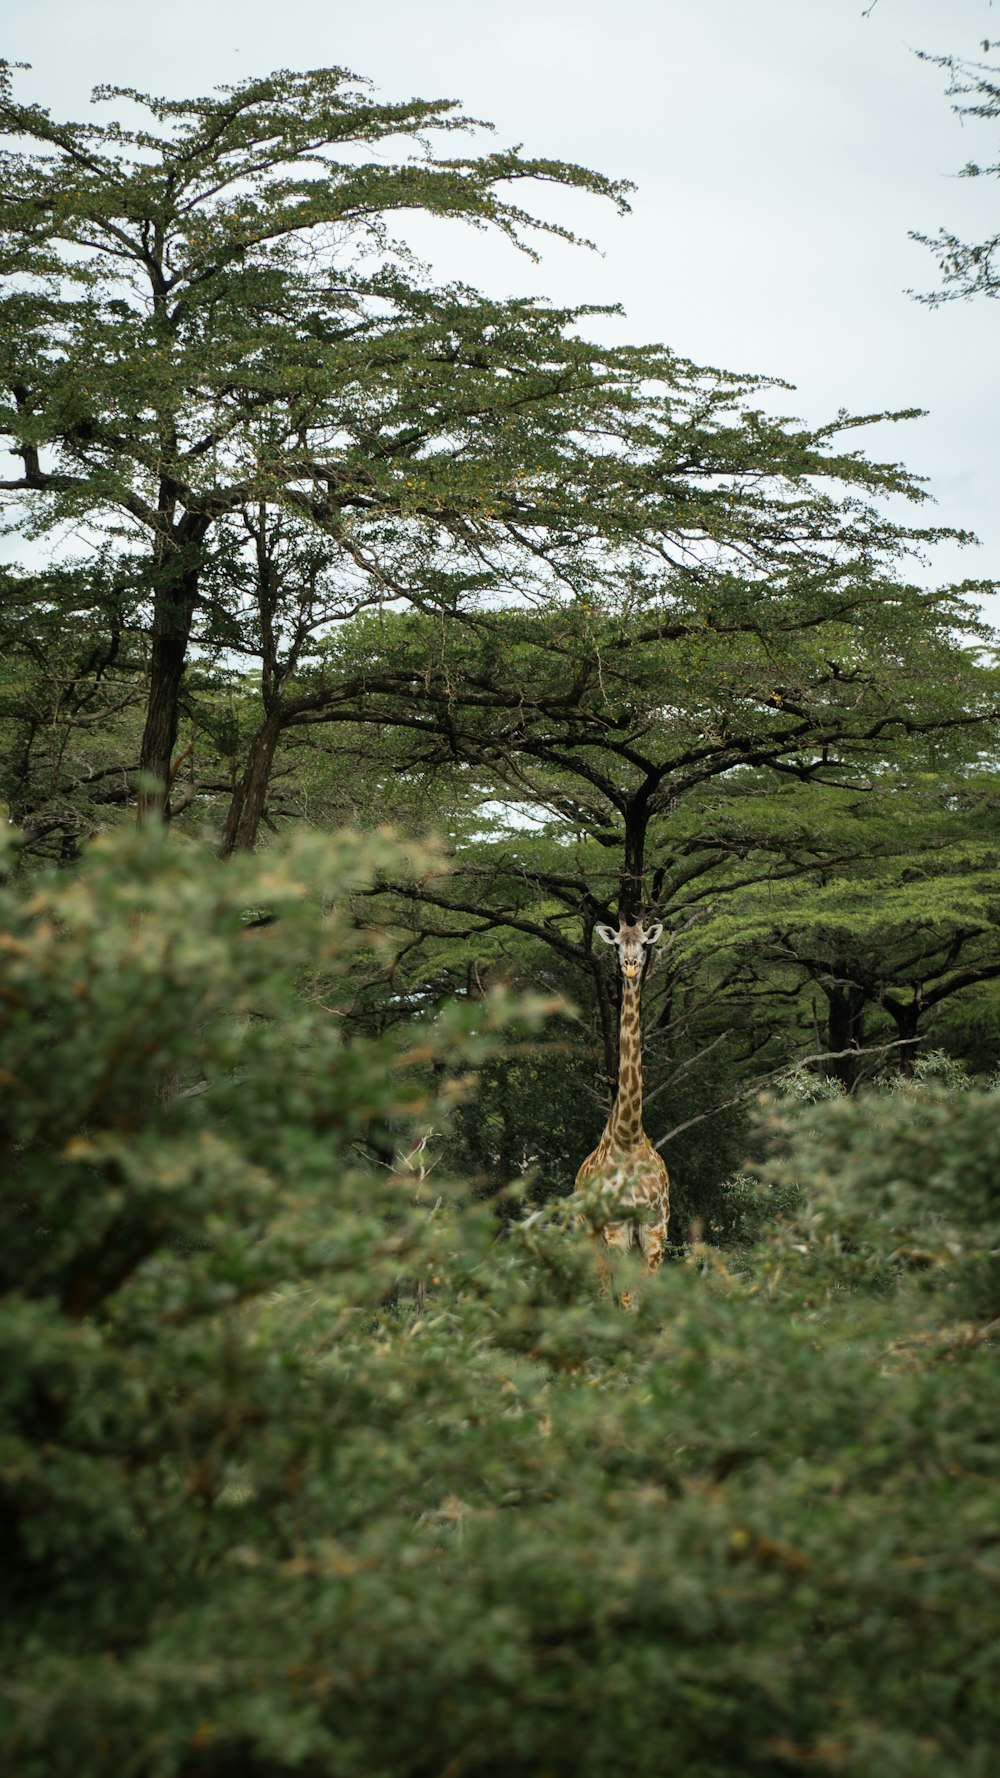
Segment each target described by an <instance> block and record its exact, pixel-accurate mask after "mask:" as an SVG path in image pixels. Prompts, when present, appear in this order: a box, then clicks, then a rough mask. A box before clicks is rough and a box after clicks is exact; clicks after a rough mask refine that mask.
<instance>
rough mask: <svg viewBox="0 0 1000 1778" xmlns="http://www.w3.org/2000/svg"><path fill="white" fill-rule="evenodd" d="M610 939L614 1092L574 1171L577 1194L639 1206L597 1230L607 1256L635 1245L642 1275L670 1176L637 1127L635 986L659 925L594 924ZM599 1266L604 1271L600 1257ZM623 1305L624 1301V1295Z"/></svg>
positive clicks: (658, 1237)
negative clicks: (614, 963)
mask: <svg viewBox="0 0 1000 1778" xmlns="http://www.w3.org/2000/svg"><path fill="white" fill-rule="evenodd" d="M597 930H598V932H599V933H600V935H601V937H602V938H603V939H604V940H605V942H606V943H608V944H615V945H617V947H618V955H619V960H620V964H621V971H622V1004H621V1017H620V1020H619V1026H618V1092H617V1094H616V1096H615V1101H614V1104H613V1105H612V1107H611V1111H610V1113H609V1115H608V1121H607V1123H606V1124H605V1126H604V1133H603V1135H602V1137H601V1140H600V1142H599V1143H598V1144H597V1147H596V1148H595V1149H594V1152H593V1154H589V1155H588V1156H587V1159H586V1160H585V1161H584V1163H583V1166H582V1167H581V1168H580V1171H579V1173H578V1174H577V1176H576V1186H577V1190H578V1191H586V1192H588V1194H589V1195H590V1196H591V1197H593V1196H594V1195H595V1194H596V1195H598V1196H599V1197H600V1198H601V1199H603V1200H604V1201H605V1202H606V1204H607V1206H608V1208H609V1209H619V1208H620V1209H622V1210H625V1209H627V1210H631V1211H637V1212H639V1213H640V1214H638V1215H637V1216H630V1217H628V1218H627V1219H624V1218H623V1219H619V1218H617V1217H612V1218H611V1219H610V1220H609V1221H607V1222H606V1223H605V1224H604V1226H603V1228H602V1229H601V1230H600V1235H599V1239H600V1240H601V1242H602V1245H603V1246H604V1247H605V1248H607V1249H609V1250H610V1251H611V1252H612V1253H626V1252H628V1250H629V1249H630V1248H631V1247H638V1248H639V1249H640V1251H641V1253H642V1256H643V1259H644V1261H645V1265H646V1270H647V1272H655V1271H656V1269H657V1267H658V1266H660V1265H662V1263H663V1255H664V1252H665V1249H666V1245H667V1232H668V1229H669V1226H670V1180H669V1175H668V1173H667V1169H666V1166H665V1164H664V1162H663V1159H662V1157H661V1156H660V1155H659V1154H658V1153H657V1151H656V1149H655V1148H654V1147H653V1145H652V1143H651V1142H650V1140H649V1137H648V1136H647V1135H646V1132H645V1130H644V1129H643V1125H642V1034H641V1030H640V1024H639V1010H640V984H641V980H642V973H643V966H644V963H645V957H646V947H647V946H648V945H650V944H652V943H654V942H655V940H656V939H657V938H658V937H659V935H660V930H661V929H660V927H659V926H654V927H652V928H651V929H650V931H649V932H648V933H647V932H644V930H643V927H642V923H641V921H640V922H637V923H635V924H634V925H631V924H628V923H626V922H622V925H621V927H620V928H619V931H618V932H614V931H613V930H612V928H611V927H609V926H599V927H598V928H597ZM602 1270H603V1271H604V1272H605V1274H606V1275H607V1274H608V1273H609V1272H610V1267H609V1266H608V1263H607V1261H606V1260H604V1261H603V1262H602ZM621 1300H622V1302H623V1304H625V1305H626V1306H630V1298H629V1297H628V1296H627V1295H626V1294H625V1293H623V1295H622V1299H621Z"/></svg>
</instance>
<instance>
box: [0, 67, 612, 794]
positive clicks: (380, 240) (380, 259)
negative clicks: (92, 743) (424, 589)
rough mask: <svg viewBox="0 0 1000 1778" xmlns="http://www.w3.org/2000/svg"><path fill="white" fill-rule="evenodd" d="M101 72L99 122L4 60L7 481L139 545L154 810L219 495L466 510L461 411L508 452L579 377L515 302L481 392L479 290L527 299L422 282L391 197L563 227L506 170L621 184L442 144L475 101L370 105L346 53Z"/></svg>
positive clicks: (418, 514)
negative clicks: (441, 149)
mask: <svg viewBox="0 0 1000 1778" xmlns="http://www.w3.org/2000/svg"><path fill="white" fill-rule="evenodd" d="M94 97H95V100H96V101H97V102H99V103H101V104H108V103H110V104H112V105H113V106H114V107H115V112H116V115H115V116H114V117H113V118H112V119H111V121H109V122H106V123H91V124H80V123H60V122H57V121H56V120H54V119H53V118H52V117H50V115H49V114H48V112H46V111H45V110H43V109H42V108H41V107H39V106H36V105H25V104H20V103H17V102H16V101H15V99H14V97H13V95H12V90H11V80H10V70H9V67H8V65H7V64H4V65H3V68H2V83H0V121H2V125H3V128H4V130H5V132H6V133H7V134H8V136H9V137H10V138H12V139H13V142H14V143H15V144H16V145H15V146H10V147H8V148H7V149H6V150H5V151H4V153H3V156H2V161H0V172H2V180H0V187H2V197H0V273H2V275H3V278H4V283H5V290H4V295H3V299H2V306H0V389H2V396H0V429H2V431H3V433H4V435H5V439H6V442H7V445H8V448H9V449H10V450H11V451H12V452H13V454H14V455H15V456H17V457H19V458H20V463H21V472H20V474H18V475H16V476H13V477H8V478H6V479H5V480H4V481H3V482H2V483H0V490H2V491H3V492H5V493H6V494H7V495H8V496H13V498H14V500H15V502H16V503H17V505H18V506H19V507H22V508H23V506H25V505H27V507H28V512H29V523H30V525H31V526H32V527H38V528H41V527H51V526H52V525H54V524H57V523H58V522H59V521H61V520H64V519H66V518H72V519H73V520H74V521H75V522H76V523H77V524H80V523H81V522H82V523H83V524H84V525H85V526H87V527H89V528H90V529H91V531H92V533H97V534H104V533H106V532H107V531H108V529H111V530H113V531H116V532H118V533H119V534H120V535H121V536H123V537H124V539H125V540H126V543H127V545H128V546H129V547H130V548H131V549H133V550H134V552H135V557H136V561H135V575H136V583H137V585H138V587H139V588H140V589H141V591H142V593H143V595H144V597H145V599H146V601H147V603H148V610H149V628H150V636H151V646H150V673H149V691H148V700H147V709H146V717H145V726H144V733H143V739H142V746H141V760H140V763H141V766H142V767H143V769H144V770H145V771H146V772H147V773H148V774H151V775H152V777H153V778H154V779H155V780H156V781H157V782H158V785H159V789H158V790H157V791H156V792H149V791H147V793H146V795H147V800H151V801H153V802H155V803H157V804H158V805H159V806H161V807H162V806H164V803H165V786H166V784H167V782H168V779H169V774H170V760H171V754H172V750H173V746H174V742H175V739H176V735H177V722H178V705H179V695H180V686H181V681H182V677H183V673H184V668H185V663H186V660H187V655H188V648H189V643H190V640H191V636H192V631H193V626H194V625H195V622H196V618H197V616H198V614H199V608H200V602H201V599H202V589H203V571H204V566H205V556H206V549H207V547H208V545H209V542H210V538H211V535H212V532H213V529H214V527H216V526H217V524H218V522H219V520H220V519H223V518H225V517H226V516H227V515H229V514H231V513H234V512H238V511H239V510H240V509H241V508H242V507H244V506H245V505H246V504H247V503H248V502H250V503H254V502H256V501H258V500H261V499H265V500H267V499H278V500H284V501H286V502H287V503H289V504H290V505H292V506H294V507H296V508H297V509H298V510H300V511H303V512H306V513H308V514H309V515H310V516H311V517H312V519H313V520H314V521H315V522H317V523H320V524H323V525H325V526H326V527H327V528H328V529H329V530H330V531H331V532H334V533H336V534H344V533H345V532H346V531H347V529H348V528H349V526H350V524H351V522H352V520H355V519H358V518H366V519H368V520H369V521H370V522H374V521H377V520H379V519H386V518H390V517H395V518H396V519H404V520H409V521H411V528H412V521H421V520H423V521H427V520H431V519H432V520H433V522H434V523H435V524H438V525H440V524H441V523H442V522H443V523H445V524H447V523H448V522H449V521H450V522H451V523H453V524H454V523H458V522H460V521H465V520H466V519H467V517H468V515H469V513H470V512H471V511H474V510H475V509H477V508H484V507H488V505H489V498H490V492H491V490H493V489H494V488H495V486H496V481H497V476H496V469H495V468H494V474H493V475H492V476H487V477H486V481H487V484H488V486H487V487H486V488H484V486H483V477H482V474H480V475H479V476H477V474H476V466H475V458H476V453H475V452H473V453H472V458H473V461H472V463H470V462H469V461H468V458H469V450H468V446H469V435H470V433H473V434H474V433H476V432H477V430H478V432H479V433H480V435H482V434H483V433H484V432H485V433H486V434H487V441H488V444H489V449H490V452H491V453H492V454H493V455H494V456H495V457H499V458H500V460H501V461H504V460H506V457H507V456H508V455H509V453H505V452H504V451H503V450H501V451H499V452H497V450H496V435H497V434H498V433H501V432H502V429H503V428H504V427H505V426H506V427H507V428H508V429H513V430H515V431H516V430H517V427H518V424H519V422H520V421H522V420H523V417H524V415H525V414H530V413H531V412H532V410H533V409H534V407H536V406H538V405H541V406H542V407H545V406H546V405H547V404H551V402H552V399H553V397H554V396H555V395H557V394H558V393H559V391H560V389H561V388H562V387H563V385H564V383H565V381H566V380H567V378H568V379H569V381H570V382H572V381H573V367H572V356H573V354H572V351H571V350H569V349H566V348H564V350H563V351H562V354H561V357H562V360H563V362H561V363H560V364H558V365H554V364H552V363H551V362H550V361H549V360H548V359H547V357H546V354H545V351H544V349H543V347H544V345H545V344H548V343H549V342H551V340H552V339H553V338H554V337H556V336H557V335H558V333H559V326H558V323H556V322H552V321H546V322H544V323H542V324H541V327H539V323H538V321H537V319H536V320H534V321H531V320H527V324H526V326H525V327H524V328H523V329H522V331H521V336H520V337H519V339H518V343H517V346H516V347H515V348H514V357H515V358H518V356H519V355H520V361H519V362H518V363H517V364H516V365H515V364H511V363H507V364H505V366H504V371H503V375H504V376H505V377H507V378H508V381H507V382H506V384H505V385H504V386H503V387H502V388H501V387H500V382H499V376H494V377H492V378H490V379H488V380H489V384H490V399H489V401H488V402H487V403H486V404H485V407H486V411H485V412H484V411H483V408H484V403H483V402H482V400H480V399H477V398H476V396H475V395H470V389H469V386H468V385H469V378H470V375H471V377H472V380H473V381H475V372H476V365H477V363H481V361H482V357H483V352H484V351H485V352H486V353H487V355H488V354H489V348H488V347H486V346H485V345H484V340H485V339H486V338H487V337H488V336H489V334H490V331H491V325H490V323H491V314H492V322H493V330H494V331H495V329H496V323H497V322H498V321H500V320H501V319H503V320H504V321H505V322H506V324H507V326H508V328H510V329H513V330H514V332H515V333H516V332H517V331H518V314H519V313H522V314H524V316H525V317H526V318H527V317H528V315H529V311H530V305H527V306H524V305H522V307H521V309H520V310H518V309H517V306H516V305H515V306H514V310H513V311H503V310H502V309H498V310H496V311H491V313H490V314H488V313H487V312H486V309H485V308H484V307H483V305H481V304H479V303H477V302H476V301H475V299H474V298H473V296H472V295H471V293H469V292H465V291H460V292H454V293H451V294H448V295H441V294H440V293H434V292H433V291H432V290H430V288H429V287H428V286H427V283H426V280H425V278H424V276H423V275H422V273H421V271H420V269H419V268H418V267H416V266H415V265H414V262H413V261H412V257H411V256H410V255H409V254H408V253H407V251H406V249H405V247H404V246H402V245H400V244H397V243H394V242H393V240H392V238H391V236H390V234H389V232H388V221H389V219H390V218H391V217H393V216H394V215H395V216H400V215H405V214H406V213H408V212H410V211H415V210H420V211H424V212H427V213H430V214H432V215H436V216H442V217H453V218H459V219H462V220H466V221H469V222H472V223H475V224H478V225H481V226H493V227H496V228H498V229H499V230H500V231H501V232H503V233H504V234H506V235H507V236H509V237H510V238H511V239H512V240H514V241H517V242H518V243H520V244H523V243H524V241H525V239H526V237H527V236H529V235H530V233H531V231H532V230H539V231H542V232H548V233H555V234H562V235H566V234H567V233H568V231H566V230H565V229H562V228H560V227H559V226H558V225H557V224H554V223H546V222H542V221H539V220H537V219H535V218H533V217H531V216H530V215H529V214H528V213H527V212H526V211H525V210H523V209H522V208H521V207H520V206H518V205H517V204H516V203H514V202H513V201H512V200H511V198H510V196H509V195H507V193H508V192H509V187H510V185H511V183H512V182H519V181H524V180H534V181H541V182H546V183H556V184H562V185H569V186H577V187H582V188H583V189H586V190H588V191H591V192H595V193H599V194H601V195H605V196H609V197H611V198H612V199H614V200H615V201H616V202H617V203H618V204H619V206H620V207H625V199H624V190H625V188H624V187H622V186H620V185H614V184H613V183H611V182H610V181H608V180H606V179H604V178H602V177H600V176H599V175H598V174H595V173H591V172H588V171H587V170H585V169H583V168H580V167H575V166H571V165H567V164H565V163H561V162H555V161H551V160H539V159H535V160H528V159H525V158H523V157H521V156H520V155H519V154H518V153H516V152H513V151H510V152H497V153H490V154H480V155H478V156H471V157H466V158H456V157H448V158H443V157H441V156H437V155H435V154H434V153H433V152H432V150H431V148H430V147H429V146H428V145H427V142H428V138H429V137H433V136H435V135H440V133H442V132H444V133H445V134H449V133H451V132H454V131H456V130H460V129H463V128H466V127H468V126H469V125H470V122H471V120H469V119H468V118H466V117H464V116H463V115H462V114H461V113H460V112H459V111H458V109H457V107H456V106H455V105H454V104H453V103H452V102H450V101H442V100H431V101H423V100H417V99H414V100H409V101H404V102H402V103H398V104H382V103H378V102H376V101H375V100H374V99H373V98H372V97H371V96H370V95H369V93H368V92H367V91H366V89H365V86H364V84H363V83H359V82H358V81H357V79H356V78H355V77H354V76H352V75H350V74H348V73H347V72H346V71H345V70H344V69H341V68H329V69H320V70H315V71H313V72H310V73H306V74H292V73H278V74H274V75H272V76H270V77H269V78H266V79H259V80H249V81H246V82H244V83H243V84H241V85H239V86H237V87H233V88H225V89H222V90H221V92H220V93H219V94H218V95H217V96H215V97H210V98H200V99H193V100H190V101H178V100H168V99H160V98H151V97H149V96H147V95H144V94H140V93H138V92H135V91H133V90H131V89H126V88H118V87H100V88H98V89H96V91H95V94H94ZM137 109H138V110H139V112H140V117H139V121H138V122H137V124H136V126H135V127H128V126H127V125H126V124H125V123H123V122H122V121H121V113H122V112H125V113H126V114H128V113H134V112H135V111H136V110H137ZM143 111H144V112H145V113H146V117H147V118H149V120H150V122H149V123H147V122H146V121H145V119H143V117H142V115H141V113H142V112H143ZM407 140H409V141H410V142H411V143H412V144H414V145H415V152H414V153H413V154H411V155H410V156H409V157H408V158H406V157H403V158H398V154H399V148H400V144H401V143H403V144H405V142H406V141H407ZM383 144H384V145H385V146H384V147H383V146H382V145H383ZM394 151H395V153H394ZM539 332H540V333H541V341H540V340H539ZM557 355H558V354H557ZM463 373H464V374H463ZM565 421H566V415H565V414H564V415H563V423H565ZM550 423H551V424H555V422H554V421H553V422H550ZM463 432H464V434H465V437H464V439H463V437H462V434H463ZM433 444H436V446H437V448H438V450H439V452H441V453H443V455H444V456H445V458H446V460H447V462H448V463H452V462H453V461H454V460H455V459H456V457H457V458H458V467H457V468H456V469H455V472H454V474H453V475H452V477H451V482H450V489H449V494H448V496H447V497H443V495H442V489H441V487H440V485H434V478H433V477H432V478H431V485H428V482H427V478H426V475H425V477H424V479H423V480H421V479H419V478H417V477H415V476H414V475H413V474H412V473H408V470H409V469H410V464H411V459H412V458H414V457H415V456H417V455H426V454H427V453H428V449H429V448H430V447H431V446H432V445H433ZM463 450H464V452H465V458H466V460H465V461H464V462H463V461H462V460H461V458H462V452H463ZM483 455H484V453H483V451H482V450H480V452H479V453H478V457H479V467H480V469H481V468H482V459H483Z"/></svg>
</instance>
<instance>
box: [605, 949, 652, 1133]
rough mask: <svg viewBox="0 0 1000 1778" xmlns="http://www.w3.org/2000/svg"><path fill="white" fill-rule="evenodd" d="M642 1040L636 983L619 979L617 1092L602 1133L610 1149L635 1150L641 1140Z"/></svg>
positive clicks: (627, 979) (637, 984)
mask: <svg viewBox="0 0 1000 1778" xmlns="http://www.w3.org/2000/svg"><path fill="white" fill-rule="evenodd" d="M642 1136H643V1128H642V1037H641V1034H640V1030H639V980H638V979H636V980H633V981H630V980H629V978H628V977H627V976H625V977H624V978H623V980H622V1009H621V1017H620V1019H619V1022H618V1093H617V1096H616V1098H615V1102H614V1104H613V1105H612V1107H611V1113H610V1116H609V1117H608V1122H607V1127H606V1129H605V1133H604V1140H605V1144H606V1146H607V1147H608V1148H609V1149H628V1148H634V1147H635V1146H636V1144H637V1143H638V1142H640V1141H641V1140H642Z"/></svg>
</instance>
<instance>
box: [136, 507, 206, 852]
mask: <svg viewBox="0 0 1000 1778" xmlns="http://www.w3.org/2000/svg"><path fill="white" fill-rule="evenodd" d="M209 523H210V521H209V520H208V519H207V518H204V517H202V516H201V515H198V514H191V513H188V514H186V515H185V518H184V519H183V520H182V522H181V524H180V525H178V526H177V527H176V528H175V532H174V537H173V539H172V547H173V548H174V549H175V551H177V552H178V553H176V554H174V556H173V557H171V558H168V559H167V560H166V561H165V562H163V563H161V566H160V572H161V575H162V578H161V580H160V584H159V585H158V586H157V589H156V593H155V595H154V602H153V627H152V638H151V643H152V645H151V649H150V657H149V696H148V699H147V703H146V725H145V728H144V729H143V734H142V745H141V747H140V749H139V770H140V772H142V773H143V775H144V777H145V778H146V779H147V785H146V786H145V787H144V788H143V789H142V790H140V793H139V800H138V810H137V813H138V819H139V820H140V821H146V820H148V819H149V817H150V816H151V815H159V816H160V817H161V818H162V819H163V820H169V817H170V806H169V797H170V766H171V761H172V759H173V753H174V746H175V744H176V741H177V729H178V725H179V721H180V702H181V684H182V682H183V679H184V668H185V665H186V664H187V651H188V644H189V642H190V640H191V624H192V622H193V619H194V613H195V608H196V606H197V603H198V583H199V578H200V573H201V545H202V543H203V541H204V538H205V533H206V531H207V530H208V527H209Z"/></svg>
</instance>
